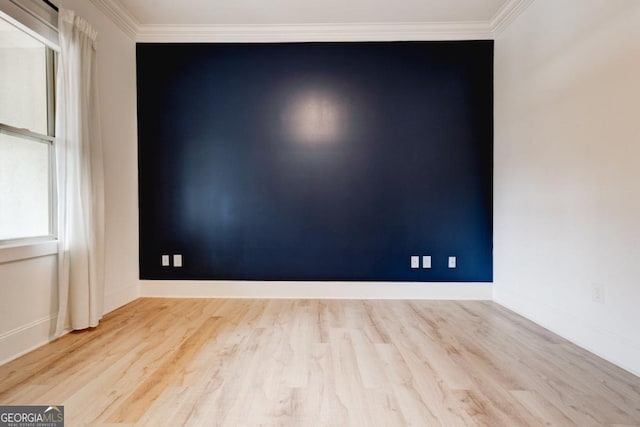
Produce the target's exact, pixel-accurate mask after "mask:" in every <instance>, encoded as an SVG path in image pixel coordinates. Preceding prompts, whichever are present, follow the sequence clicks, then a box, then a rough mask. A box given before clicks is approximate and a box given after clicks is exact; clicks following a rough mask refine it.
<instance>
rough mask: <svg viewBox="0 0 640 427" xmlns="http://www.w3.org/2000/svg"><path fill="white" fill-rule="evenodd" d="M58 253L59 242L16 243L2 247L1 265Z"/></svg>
mask: <svg viewBox="0 0 640 427" xmlns="http://www.w3.org/2000/svg"><path fill="white" fill-rule="evenodd" d="M57 253H58V241H57V240H44V241H40V242H29V243H26V242H23V243H16V244H14V245H8V246H2V247H0V264H4V263H6V262H12V261H21V260H25V259H29V258H37V257H41V256H47V255H54V254H57Z"/></svg>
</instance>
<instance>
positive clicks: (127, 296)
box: [104, 286, 140, 314]
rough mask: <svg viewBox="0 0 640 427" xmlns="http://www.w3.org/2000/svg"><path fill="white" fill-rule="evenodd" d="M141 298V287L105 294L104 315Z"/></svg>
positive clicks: (126, 288)
mask: <svg viewBox="0 0 640 427" xmlns="http://www.w3.org/2000/svg"><path fill="white" fill-rule="evenodd" d="M138 298H140V288H139V286H127V287H122V288H119V289H116V290H113V291H110V292H108V293H105V294H104V314H107V313H110V312H112V311H113V310H115V309H117V308H120V307H122V306H123V305H125V304H128V303H130V302H131V301H135V300H136V299H138Z"/></svg>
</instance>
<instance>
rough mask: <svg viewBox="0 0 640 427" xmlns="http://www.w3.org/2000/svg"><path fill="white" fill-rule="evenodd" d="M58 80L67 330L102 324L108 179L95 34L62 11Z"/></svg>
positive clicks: (62, 294) (61, 296)
mask: <svg viewBox="0 0 640 427" xmlns="http://www.w3.org/2000/svg"><path fill="white" fill-rule="evenodd" d="M58 30H59V35H60V55H59V58H58V70H57V78H56V174H57V190H58V192H57V199H58V218H57V220H58V230H57V231H58V238H59V249H58V301H59V307H58V319H57V324H56V336H59V335H60V334H61V333H62V332H63V331H64V330H65V329H66V328H68V327H71V329H85V328H89V327H94V326H97V325H98V322H99V320H100V318H101V317H102V312H103V301H104V181H103V165H102V140H101V137H100V123H99V115H98V90H97V89H98V86H97V69H96V65H97V61H96V35H97V33H96V32H95V31H94V30H93V28H91V26H90V25H89V24H88V23H87V22H86V21H85V20H84V19H82V18H80V17H78V16H76V15H75V13H74V12H73V11H70V10H64V9H60V13H59V22H58Z"/></svg>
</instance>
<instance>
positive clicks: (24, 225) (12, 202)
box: [0, 133, 50, 240]
mask: <svg viewBox="0 0 640 427" xmlns="http://www.w3.org/2000/svg"><path fill="white" fill-rule="evenodd" d="M49 153H50V150H49V144H47V143H44V142H37V141H33V140H30V139H23V138H18V137H15V136H10V135H7V134H4V133H0V240H6V239H16V238H20V237H36V236H46V235H49V234H50V231H49V197H50V196H49Z"/></svg>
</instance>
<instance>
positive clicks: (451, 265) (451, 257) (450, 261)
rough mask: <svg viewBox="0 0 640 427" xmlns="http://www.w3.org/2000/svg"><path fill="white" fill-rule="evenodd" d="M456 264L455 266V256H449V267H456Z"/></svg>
mask: <svg viewBox="0 0 640 427" xmlns="http://www.w3.org/2000/svg"><path fill="white" fill-rule="evenodd" d="M456 266H457V260H456V257H454V256H450V257H449V268H456Z"/></svg>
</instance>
